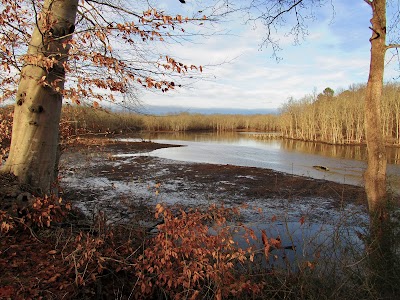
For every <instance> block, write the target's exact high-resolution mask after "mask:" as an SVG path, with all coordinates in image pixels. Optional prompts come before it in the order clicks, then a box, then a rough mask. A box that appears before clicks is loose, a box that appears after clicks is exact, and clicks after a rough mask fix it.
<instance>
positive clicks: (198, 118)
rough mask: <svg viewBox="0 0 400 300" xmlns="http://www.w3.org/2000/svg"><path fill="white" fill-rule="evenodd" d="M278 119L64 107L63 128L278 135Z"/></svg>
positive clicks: (94, 130)
mask: <svg viewBox="0 0 400 300" xmlns="http://www.w3.org/2000/svg"><path fill="white" fill-rule="evenodd" d="M278 118H279V117H278V115H273V114H271V115H261V114H260V115H224V114H212V115H202V114H190V113H177V114H170V115H165V116H154V115H142V114H137V113H112V112H109V111H106V110H103V109H93V108H86V107H80V106H66V107H64V109H63V119H62V125H63V124H64V125H65V124H69V126H70V127H72V129H74V128H76V130H81V129H83V130H84V131H89V132H133V131H138V130H142V131H175V132H177V131H218V132H224V131H240V130H242V131H263V132H265V131H273V132H277V131H279V127H278V126H279V122H278Z"/></svg>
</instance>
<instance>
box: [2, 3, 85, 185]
mask: <svg viewBox="0 0 400 300" xmlns="http://www.w3.org/2000/svg"><path fill="white" fill-rule="evenodd" d="M77 9H78V0H46V1H44V6H43V10H42V12H41V14H39V15H37V16H36V17H37V19H38V23H37V26H36V27H35V29H34V31H33V33H32V38H31V43H30V45H29V48H28V53H27V55H26V63H25V65H24V67H23V68H22V71H21V76H20V83H19V87H18V93H17V102H16V104H15V109H14V122H13V131H12V139H11V149H10V154H9V157H8V159H7V162H6V163H5V165H4V167H3V169H2V172H9V173H12V174H15V175H16V176H17V177H18V179H19V181H20V182H21V183H24V184H27V185H29V186H31V187H32V188H34V189H37V190H38V191H39V192H42V193H48V192H50V188H51V184H52V182H53V181H54V179H55V174H56V168H57V155H58V154H57V149H58V134H59V122H60V114H61V105H62V90H63V87H64V81H65V69H64V63H65V62H66V61H67V54H68V49H69V47H68V45H67V41H68V40H69V39H70V38H71V35H72V33H73V32H74V28H75V27H74V24H75V17H76V13H77Z"/></svg>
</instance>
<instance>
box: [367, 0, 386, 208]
mask: <svg viewBox="0 0 400 300" xmlns="http://www.w3.org/2000/svg"><path fill="white" fill-rule="evenodd" d="M369 3H370V6H371V8H372V19H371V25H372V26H371V30H372V37H371V38H370V42H371V61H370V71H369V78H368V83H367V94H366V97H365V130H366V142H367V148H368V167H367V170H366V172H365V175H364V177H365V189H366V193H367V198H368V206H369V211H370V213H371V214H373V215H376V214H378V215H380V214H381V213H383V212H384V210H385V204H386V164H387V162H386V149H385V140H384V137H383V134H382V120H381V98H382V88H383V74H384V68H385V65H384V64H385V52H386V1H385V0H374V1H373V2H369Z"/></svg>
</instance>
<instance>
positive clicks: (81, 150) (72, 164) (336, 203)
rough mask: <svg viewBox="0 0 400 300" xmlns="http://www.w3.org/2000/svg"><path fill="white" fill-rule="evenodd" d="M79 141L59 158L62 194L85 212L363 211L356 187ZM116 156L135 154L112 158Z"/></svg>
mask: <svg viewBox="0 0 400 300" xmlns="http://www.w3.org/2000/svg"><path fill="white" fill-rule="evenodd" d="M81 142H82V143H81V144H80V145H76V146H74V147H71V148H70V149H69V150H67V151H66V152H65V153H64V154H63V155H62V157H61V166H62V168H61V170H60V173H61V175H62V177H63V179H62V181H61V184H62V187H64V190H65V192H64V196H65V197H67V199H69V200H73V202H76V203H78V206H79V207H81V208H82V206H83V207H84V210H85V211H87V212H88V213H92V212H94V211H95V210H98V209H105V210H108V211H112V212H117V211H121V210H124V205H122V202H125V204H126V202H128V204H129V205H139V206H141V207H142V206H151V205H152V204H156V203H159V202H166V203H170V204H182V205H189V206H199V205H200V206H201V205H204V204H206V203H210V202H212V203H221V204H228V205H242V204H248V203H257V204H260V205H262V206H266V207H267V208H268V209H270V210H272V211H276V210H279V209H282V208H283V207H284V206H285V207H286V209H294V210H296V209H303V208H299V207H300V206H303V207H308V208H307V209H311V208H312V207H313V208H314V209H315V210H318V209H320V208H323V209H324V210H330V209H333V210H338V209H341V208H343V207H346V206H348V205H356V206H361V207H362V209H363V210H365V211H366V204H367V201H366V195H365V191H364V188H363V187H359V186H353V185H348V184H341V183H335V182H332V181H327V180H322V179H321V180H320V179H312V178H309V177H302V176H297V175H290V174H286V173H281V172H277V171H273V170H270V169H261V168H256V167H241V166H233V165H214V164H203V163H189V162H181V161H173V160H168V159H160V158H156V157H152V156H149V155H148V153H149V152H150V151H152V150H155V149H160V148H165V147H177V145H169V144H158V143H153V142H121V141H118V140H104V139H101V140H98V141H96V140H88V141H81ZM119 153H133V154H136V156H131V157H128V158H124V157H118V156H117V157H115V156H114V155H116V154H119ZM76 199H78V200H76ZM285 203H286V204H285ZM122 215H123V214H122ZM316 217H318V216H316Z"/></svg>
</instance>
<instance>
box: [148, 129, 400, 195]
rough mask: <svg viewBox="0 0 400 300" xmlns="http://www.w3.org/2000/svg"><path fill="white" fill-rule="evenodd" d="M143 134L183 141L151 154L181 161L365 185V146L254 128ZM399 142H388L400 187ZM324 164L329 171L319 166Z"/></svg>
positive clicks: (393, 180) (391, 173) (394, 183)
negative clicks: (276, 135)
mask: <svg viewBox="0 0 400 300" xmlns="http://www.w3.org/2000/svg"><path fill="white" fill-rule="evenodd" d="M141 138H142V139H146V140H152V141H156V142H161V143H171V144H179V145H184V146H186V147H174V148H164V149H158V150H155V151H153V152H152V153H151V155H153V156H156V157H160V158H167V159H172V160H179V161H188V162H198V163H211V164H231V165H237V166H248V167H257V168H267V169H272V170H276V171H279V172H285V173H288V174H292V175H300V176H307V177H311V178H315V179H325V180H329V181H335V182H339V183H346V184H353V185H360V186H363V173H364V171H365V168H366V166H367V164H366V147H365V146H338V145H328V144H321V143H311V142H302V141H294V140H283V139H275V140H271V139H269V140H258V139H255V138H254V134H252V133H240V132H228V133H206V132H198V133H193V132H191V133H155V134H147V135H143V136H141ZM399 157H400V148H388V160H389V164H388V169H387V174H388V183H389V185H390V186H391V188H392V189H393V190H394V191H400V160H399ZM314 166H323V167H326V168H327V169H328V170H329V171H324V170H321V169H319V170H318V169H316V168H314Z"/></svg>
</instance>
